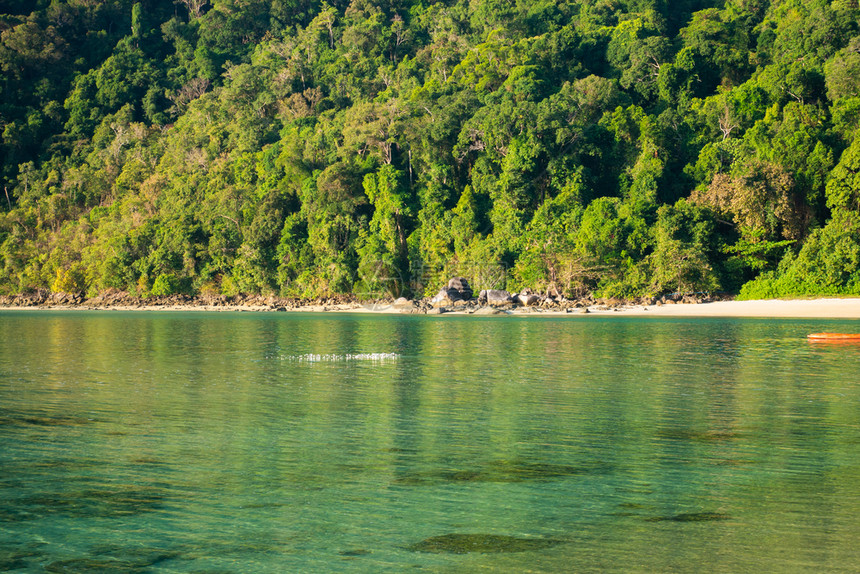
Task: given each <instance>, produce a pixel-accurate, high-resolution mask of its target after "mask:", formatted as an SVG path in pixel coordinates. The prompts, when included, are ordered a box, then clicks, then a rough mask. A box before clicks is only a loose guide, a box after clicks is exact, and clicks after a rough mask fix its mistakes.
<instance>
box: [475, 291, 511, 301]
mask: <svg viewBox="0 0 860 574" xmlns="http://www.w3.org/2000/svg"><path fill="white" fill-rule="evenodd" d="M478 299H479V300H480V301H481V302H485V303H487V305H505V304H508V303H513V302H514V297H513V295H511V294H510V293H509V292H507V291H503V290H501V289H486V290H484V291H481V294H480V296H479V297H478Z"/></svg>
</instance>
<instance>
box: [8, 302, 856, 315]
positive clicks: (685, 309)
mask: <svg viewBox="0 0 860 574" xmlns="http://www.w3.org/2000/svg"><path fill="white" fill-rule="evenodd" d="M0 310H10V311H11V310H16V311H23V310H63V311H68V310H89V311H111V310H113V311H219V312H231V311H233V312H237V311H242V312H276V311H286V312H289V313H296V312H299V313H302V312H304V313H319V312H328V313H332V312H333V313H363V314H407V313H410V312H414V311H413V310H412V309H409V308H407V309H403V308H398V307H395V306H392V305H390V304H386V303H377V304H360V303H350V304H335V305H307V306H297V307H293V308H289V309H283V308H280V309H273V308H272V307H267V306H262V305H219V306H211V305H183V304H177V305H146V306H139V305H105V306H99V307H88V306H80V305H40V306H30V307H25V306H11V305H0ZM473 313H474V311H473V310H461V309H458V308H456V307H455V308H453V309H447V310H443V312H442V313H438V314H440V315H443V316H447V315H451V316H462V315H470V314H473ZM478 314H481V315H484V314H485V313H478ZM499 315H508V316H510V315H516V316H546V317H555V316H559V317H560V316H565V317H571V318H574V317H582V318H585V317H588V316H603V317H606V316H619V317H622V316H626V317H629V316H641V317H774V318H776V317H785V318H821V319H830V318H832V319H860V298H827V299H793V300H781V299H771V300H759V301H714V302H708V303H699V304H682V303H677V304H664V305H648V306H644V305H623V306H618V307H607V306H603V305H592V306H590V307H583V308H581V309H571V310H559V309H542V308H539V307H518V308H515V309H513V310H507V311H502V312H500V313H499Z"/></svg>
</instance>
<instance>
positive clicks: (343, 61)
mask: <svg viewBox="0 0 860 574" xmlns="http://www.w3.org/2000/svg"><path fill="white" fill-rule="evenodd" d="M0 12H2V14H0V40H2V42H0V68H2V78H0V131H2V147H0V170H2V171H0V186H2V187H3V195H0V293H18V292H24V291H27V290H32V289H36V288H47V289H51V290H54V291H62V292H85V293H89V294H95V293H98V292H101V291H104V290H108V289H118V290H123V291H129V292H131V293H133V294H137V295H141V296H149V295H164V294H171V293H178V292H182V293H189V294H194V293H203V294H214V293H221V294H227V295H231V294H236V293H261V294H279V295H284V296H287V295H289V296H304V297H312V296H321V295H327V294H335V293H357V294H359V295H362V294H378V293H382V292H390V293H392V294H394V293H406V294H413V295H423V294H426V293H431V292H434V291H435V290H437V289H438V288H439V286H440V285H441V284H442V283H443V282H444V281H446V280H447V278H448V277H450V276H452V275H464V276H466V277H469V278H470V279H471V280H472V282H473V286H474V287H475V288H493V287H508V288H509V289H519V288H522V287H531V288H533V289H540V290H549V291H551V292H556V291H557V292H560V293H564V294H567V295H577V294H583V293H586V292H591V293H595V294H597V295H601V296H616V297H633V296H638V295H646V294H659V293H666V292H697V291H729V292H740V294H741V296H745V297H773V296H785V295H793V294H837V293H848V294H855V295H857V294H860V137H858V128H860V25H858V16H860V9H858V2H857V0H836V1H832V2H828V1H825V0H806V1H803V2H801V1H800V0H772V1H767V0H726V1H724V2H721V1H716V0H681V1H678V2H669V1H668V0H578V1H561V0H437V1H434V0H352V1H346V0H330V1H329V2H317V1H315V0H211V1H207V0H181V1H177V2H175V3H169V2H162V1H157V0H141V1H139V2H134V1H132V0H103V1H101V0H100V1H96V0H52V1H50V2H49V1H47V0H42V1H38V2H23V1H13V0H4V1H0Z"/></svg>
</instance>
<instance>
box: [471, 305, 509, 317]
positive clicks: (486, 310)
mask: <svg viewBox="0 0 860 574" xmlns="http://www.w3.org/2000/svg"><path fill="white" fill-rule="evenodd" d="M472 314H473V315H504V314H505V312H504V311H501V310H499V309H496V308H495V307H481V308H480V309H477V310H476V311H475V312H474V313H472Z"/></svg>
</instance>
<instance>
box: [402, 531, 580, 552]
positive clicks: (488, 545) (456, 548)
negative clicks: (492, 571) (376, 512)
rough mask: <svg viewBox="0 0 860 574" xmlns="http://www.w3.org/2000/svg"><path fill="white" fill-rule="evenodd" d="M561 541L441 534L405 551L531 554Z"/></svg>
mask: <svg viewBox="0 0 860 574" xmlns="http://www.w3.org/2000/svg"><path fill="white" fill-rule="evenodd" d="M563 543H564V541H563V540H552V539H547V538H518V537H516V536H503V535H499V534H460V533H452V534H443V535H442V536H431V537H430V538H427V539H425V540H422V541H421V542H417V543H415V544H413V545H411V546H408V547H407V549H408V550H411V551H412V552H429V553H433V554H469V553H470V552H480V553H482V554H498V553H503V552H531V551H535V550H543V549H544V548H550V547H552V546H556V545H558V544H563Z"/></svg>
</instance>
